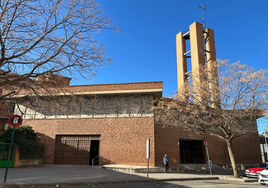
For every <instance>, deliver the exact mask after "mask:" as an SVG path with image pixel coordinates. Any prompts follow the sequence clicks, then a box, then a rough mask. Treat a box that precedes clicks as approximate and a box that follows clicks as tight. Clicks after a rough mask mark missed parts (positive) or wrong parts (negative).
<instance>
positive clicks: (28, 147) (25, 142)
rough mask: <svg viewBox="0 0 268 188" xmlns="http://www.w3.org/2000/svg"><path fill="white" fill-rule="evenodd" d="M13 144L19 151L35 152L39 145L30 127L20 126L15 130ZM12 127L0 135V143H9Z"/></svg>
mask: <svg viewBox="0 0 268 188" xmlns="http://www.w3.org/2000/svg"><path fill="white" fill-rule="evenodd" d="M15 129H16V130H15V135H14V141H13V142H14V144H17V145H18V147H19V148H20V150H21V151H24V152H35V150H36V148H37V147H38V146H39V145H40V144H39V143H38V142H37V140H36V133H35V132H34V130H33V129H32V127H30V126H26V125H22V126H19V127H16V128H15ZM12 131H13V127H8V129H7V131H5V132H4V133H2V134H1V135H0V141H1V142H5V143H10V142H11V136H12Z"/></svg>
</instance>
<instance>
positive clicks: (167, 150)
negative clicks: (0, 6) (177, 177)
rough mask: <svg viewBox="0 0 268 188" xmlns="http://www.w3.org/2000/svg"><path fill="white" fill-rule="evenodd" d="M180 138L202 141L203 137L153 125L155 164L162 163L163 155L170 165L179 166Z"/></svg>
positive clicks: (173, 128) (174, 128)
mask: <svg viewBox="0 0 268 188" xmlns="http://www.w3.org/2000/svg"><path fill="white" fill-rule="evenodd" d="M180 138H189V139H191V138H194V139H200V140H202V139H203V137H202V136H200V135H196V134H194V133H193V132H192V131H183V130H181V129H179V128H176V127H169V126H163V125H160V124H155V146H156V148H155V154H156V156H155V162H156V164H162V163H163V157H164V154H167V155H168V158H169V162H170V164H180V148H179V144H178V143H179V139H180Z"/></svg>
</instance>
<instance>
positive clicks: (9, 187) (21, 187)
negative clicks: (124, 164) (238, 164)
mask: <svg viewBox="0 0 268 188" xmlns="http://www.w3.org/2000/svg"><path fill="white" fill-rule="evenodd" d="M217 179H219V178H218V177H198V178H166V179H148V180H130V181H127V180H124V181H112V182H105V181H103V182H80V183H68V182H66V183H48V184H45V183H40V184H5V185H3V184H1V185H0V186H1V188H29V187H34V188H42V187H68V186H79V185H105V184H123V183H143V182H144V183H146V182H162V181H189V180H217Z"/></svg>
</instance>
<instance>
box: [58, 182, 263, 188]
mask: <svg viewBox="0 0 268 188" xmlns="http://www.w3.org/2000/svg"><path fill="white" fill-rule="evenodd" d="M54 187H55V186H54ZM58 187H72V188H118V187H120V188H135V187H138V188H155V187H156V188H182V187H183V188H188V187H189V188H195V187H196V188H197V187H198V188H200V187H209V188H221V187H228V188H252V187H254V188H261V187H262V188H263V187H265V186H263V185H260V184H259V183H256V182H254V183H245V182H240V181H227V180H195V181H165V182H164V181H163V182H162V181H159V182H143V183H123V184H121V183H111V184H99V185H78V186H73V185H72V186H68V185H59V186H58Z"/></svg>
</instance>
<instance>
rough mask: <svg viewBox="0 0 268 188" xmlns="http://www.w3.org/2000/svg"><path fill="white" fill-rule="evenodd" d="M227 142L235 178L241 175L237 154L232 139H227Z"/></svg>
mask: <svg viewBox="0 0 268 188" xmlns="http://www.w3.org/2000/svg"><path fill="white" fill-rule="evenodd" d="M226 143H227V148H228V152H229V157H230V160H231V164H232V168H233V173H234V177H235V178H239V177H240V176H239V172H238V169H237V164H236V161H235V156H234V153H233V146H232V140H226Z"/></svg>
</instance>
